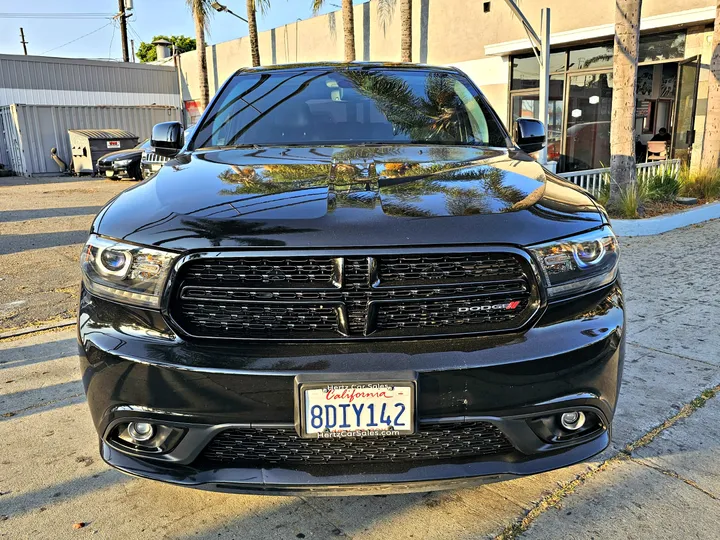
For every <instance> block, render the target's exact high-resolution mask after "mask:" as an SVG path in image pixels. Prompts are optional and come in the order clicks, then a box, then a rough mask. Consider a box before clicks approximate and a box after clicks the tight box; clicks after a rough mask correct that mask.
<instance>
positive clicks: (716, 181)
mask: <svg viewBox="0 0 720 540" xmlns="http://www.w3.org/2000/svg"><path fill="white" fill-rule="evenodd" d="M678 178H679V180H680V193H681V194H682V195H685V196H686V197H697V198H698V199H715V198H717V197H718V196H720V170H718V169H708V168H697V169H690V168H689V167H687V166H683V168H682V169H680V174H679V175H678Z"/></svg>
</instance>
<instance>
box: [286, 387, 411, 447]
mask: <svg viewBox="0 0 720 540" xmlns="http://www.w3.org/2000/svg"><path fill="white" fill-rule="evenodd" d="M300 396H301V403H300V407H301V408H300V428H301V435H302V436H303V437H308V438H328V439H332V438H343V437H378V436H381V437H382V436H396V435H407V434H410V433H414V431H415V385H414V384H413V383H410V382H406V383H394V382H393V383H383V382H368V383H327V384H322V385H319V384H317V385H308V384H304V385H302V386H301V387H300Z"/></svg>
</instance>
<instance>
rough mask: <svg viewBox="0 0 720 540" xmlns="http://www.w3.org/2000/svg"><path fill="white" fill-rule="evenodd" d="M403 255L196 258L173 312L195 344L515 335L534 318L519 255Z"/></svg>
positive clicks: (530, 287) (182, 277) (531, 288)
mask: <svg viewBox="0 0 720 540" xmlns="http://www.w3.org/2000/svg"><path fill="white" fill-rule="evenodd" d="M399 251H400V252H399V253H392V254H390V255H385V254H382V253H381V254H379V255H376V254H373V253H368V254H364V253H363V254H360V255H356V254H348V255H345V256H343V254H342V253H341V254H338V255H336V254H332V255H307V256H304V255H295V254H294V255H293V256H282V255H280V256H271V255H265V254H262V255H258V254H257V253H256V252H255V253H248V254H247V255H246V256H243V255H240V254H237V253H235V254H232V255H225V254H218V255H217V256H214V257H202V258H193V259H191V260H190V261H187V262H185V263H184V264H183V265H182V266H181V268H180V270H179V272H178V275H177V276H176V279H175V280H174V281H175V287H174V289H173V297H172V298H173V300H172V302H171V314H172V317H173V320H174V321H175V322H176V323H177V324H179V325H180V326H181V327H182V328H183V330H185V332H186V333H188V334H190V335H191V336H195V337H211V338H252V339H255V338H263V339H291V340H305V339H320V340H322V339H362V338H385V337H387V338H391V337H412V336H429V335H437V336H443V335H458V334H472V333H483V332H499V331H514V330H518V329H520V328H521V327H522V326H523V325H524V324H525V323H527V322H528V321H529V319H530V318H531V317H532V315H533V314H534V313H535V312H536V311H537V308H538V303H539V297H538V292H537V285H536V283H535V280H534V278H533V273H532V270H531V268H530V266H529V263H528V262H527V260H526V259H525V258H524V257H522V256H521V255H519V254H516V253H510V252H504V251H480V250H479V251H467V250H465V251H460V252H450V253H442V252H437V251H438V250H429V251H431V253H416V252H414V251H410V252H408V253H402V251H401V250H399Z"/></svg>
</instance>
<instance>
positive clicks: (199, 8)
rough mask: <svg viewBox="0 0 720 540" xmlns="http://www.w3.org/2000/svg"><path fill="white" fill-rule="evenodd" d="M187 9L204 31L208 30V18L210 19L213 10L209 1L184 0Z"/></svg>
mask: <svg viewBox="0 0 720 540" xmlns="http://www.w3.org/2000/svg"><path fill="white" fill-rule="evenodd" d="M185 3H186V4H187V7H189V8H190V11H191V12H192V14H193V17H195V18H197V19H199V20H200V22H202V25H203V27H204V28H205V31H208V30H209V27H210V17H212V14H213V9H212V6H211V4H212V2H211V1H210V0H185Z"/></svg>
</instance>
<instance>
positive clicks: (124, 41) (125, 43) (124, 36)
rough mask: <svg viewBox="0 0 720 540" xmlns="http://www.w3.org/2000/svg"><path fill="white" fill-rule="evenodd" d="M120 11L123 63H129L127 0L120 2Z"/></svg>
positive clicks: (119, 0)
mask: <svg viewBox="0 0 720 540" xmlns="http://www.w3.org/2000/svg"><path fill="white" fill-rule="evenodd" d="M118 9H119V10H120V12H119V13H118V14H117V17H118V19H119V20H120V41H121V42H122V51H123V62H129V61H130V55H129V54H128V37H127V15H125V0H118Z"/></svg>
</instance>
